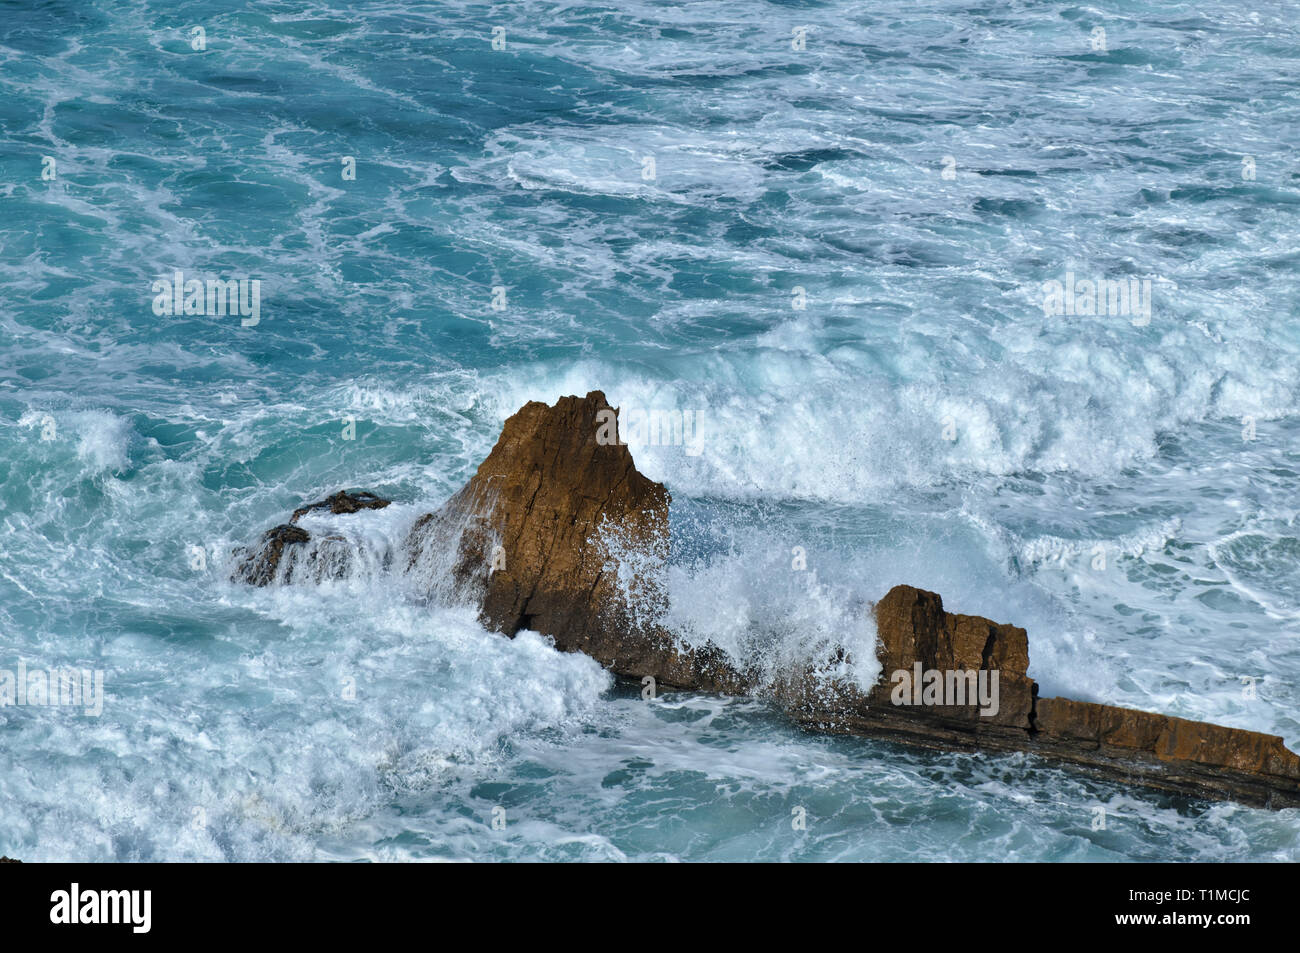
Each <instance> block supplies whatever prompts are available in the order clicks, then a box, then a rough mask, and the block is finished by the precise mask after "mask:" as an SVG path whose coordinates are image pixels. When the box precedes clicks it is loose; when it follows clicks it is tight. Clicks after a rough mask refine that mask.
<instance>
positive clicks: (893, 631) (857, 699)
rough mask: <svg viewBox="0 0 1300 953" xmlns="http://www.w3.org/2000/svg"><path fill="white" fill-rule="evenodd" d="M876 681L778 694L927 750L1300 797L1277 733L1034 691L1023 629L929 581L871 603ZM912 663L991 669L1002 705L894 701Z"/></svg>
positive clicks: (804, 712) (1201, 789)
mask: <svg viewBox="0 0 1300 953" xmlns="http://www.w3.org/2000/svg"><path fill="white" fill-rule="evenodd" d="M875 613H876V625H877V631H878V635H879V642H880V644H879V648H878V656H879V658H880V660H881V663H882V672H881V676H880V680H879V681H878V682H877V683H876V685H875V686H874V687H873V688H872V690H871V691H870V692H869V693H867V694H865V695H864V694H863V693H862V692H860V691H858V690H857V689H856V687H854V686H846V685H843V684H834V685H830V686H826V685H821V684H816V683H813V682H812V681H810V680H808V679H802V680H795V681H787V682H785V683H783V684H782V685H781V686H780V690H779V692H778V697H780V698H781V700H782V701H783V702H784V703H785V705H786V708H787V710H788V711H789V712H790V713H791V714H792V715H793V716H794V717H796V718H797V719H799V720H800V721H802V722H804V723H806V724H810V725H815V726H816V727H819V728H822V729H825V730H830V731H839V732H848V733H852V734H861V735H870V736H874V737H884V738H889V739H892V740H895V741H901V742H904V743H906V744H911V745H917V746H922V747H927V748H934V749H956V750H967V751H972V750H983V751H1028V752H1032V753H1034V754H1037V755H1041V756H1043V757H1046V758H1050V759H1052V760H1054V761H1058V762H1066V763H1069V764H1071V765H1074V766H1076V767H1078V768H1083V769H1085V770H1087V771H1089V772H1091V773H1093V774H1098V775H1101V776H1104V777H1107V778H1110V779H1118V780H1121V781H1125V782H1127V783H1130V784H1140V785H1143V786H1145V787H1150V788H1155V789H1159V790H1164V791H1170V792H1173V793H1177V794H1183V795H1189V796H1193V797H1202V798H1210V799H1232V800H1238V801H1242V802H1244V803H1247V804H1254V805H1257V806H1261V807H1293V806H1300V756H1297V755H1296V754H1294V753H1293V752H1291V751H1289V750H1287V748H1286V747H1285V746H1284V745H1283V743H1282V739H1281V738H1278V737H1276V736H1274V735H1265V734H1260V733H1259V732H1254V731H1244V730H1241V729H1238V728H1226V727H1223V726H1221V725H1212V724H1207V723H1204V722H1196V721H1189V720H1187V719H1184V718H1175V717H1171V716H1168V715H1159V714H1155V713H1152V712H1145V711H1136V710H1133V709H1129V708H1117V707H1114V706H1111V705H1099V704H1095V703H1093V702H1082V701H1073V700H1071V699H1068V698H1038V697H1037V695H1038V689H1037V685H1036V684H1035V683H1034V681H1033V679H1031V678H1029V677H1028V675H1027V671H1028V668H1029V643H1028V639H1027V637H1026V633H1025V630H1024V629H1019V628H1016V627H1015V626H1010V625H998V624H997V623H994V622H991V621H990V620H988V619H983V618H980V617H978V616H963V615H954V614H952V613H947V612H944V611H943V603H942V600H941V599H940V598H939V596H938V595H937V594H935V593H933V592H925V591H923V590H919V589H914V588H912V587H911V586H895V587H894V588H893V589H891V590H890V591H889V593H888V594H887V595H886V596H885V598H883V599H881V600H880V602H878V603H876V607H875ZM917 663H919V664H920V666H921V667H922V669H924V670H937V671H942V672H945V673H946V672H949V671H960V670H970V669H974V670H976V671H980V670H983V671H986V672H992V671H998V672H999V695H1000V698H999V710H998V713H997V714H996V715H992V716H990V717H985V716H983V715H981V714H980V705H979V704H978V702H977V703H974V704H967V705H964V706H950V705H921V706H900V705H896V704H895V703H894V699H893V698H892V697H891V694H892V689H893V686H892V685H891V683H890V676H891V675H892V673H893V672H895V671H900V670H901V671H907V670H909V669H914V667H915V666H916V665H917Z"/></svg>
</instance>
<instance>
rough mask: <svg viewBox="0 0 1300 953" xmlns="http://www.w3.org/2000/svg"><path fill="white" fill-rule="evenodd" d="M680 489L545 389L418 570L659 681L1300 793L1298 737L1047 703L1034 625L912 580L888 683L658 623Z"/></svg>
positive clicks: (367, 500) (491, 621) (323, 570)
mask: <svg viewBox="0 0 1300 953" xmlns="http://www.w3.org/2000/svg"><path fill="white" fill-rule="evenodd" d="M669 503H670V497H669V494H668V491H667V489H666V488H665V487H664V486H663V485H662V484H660V483H656V482H654V481H653V480H650V479H648V478H647V477H645V476H644V475H642V474H641V473H640V472H639V471H638V470H637V469H636V466H635V465H634V464H633V461H632V455H631V454H630V453H629V452H628V449H627V447H626V446H625V445H624V444H622V443H621V442H620V441H619V440H618V435H617V412H616V411H615V410H614V409H613V408H611V407H610V406H609V404H608V402H607V401H606V400H605V395H604V394H602V393H601V392H600V391H593V392H591V393H589V394H588V395H587V396H586V397H583V398H579V397H564V398H561V399H560V400H559V401H557V402H556V404H555V405H554V406H548V405H546V404H542V403H538V402H535V401H534V402H530V403H528V404H525V405H524V406H523V407H522V408H521V409H520V410H519V412H518V413H516V414H515V415H514V416H512V417H511V418H510V419H509V420H507V421H506V423H505V426H504V428H503V429H502V432H501V436H500V438H499V439H498V440H497V443H496V446H495V447H493V449H492V452H491V453H490V454H489V455H488V457H487V459H485V460H484V461H483V463H482V464H481V465H480V466H479V468H478V471H477V472H476V473H475V474H474V476H473V477H472V478H471V479H470V481H469V482H468V483H467V484H466V485H465V486H464V487H463V488H461V490H460V491H459V492H457V493H456V494H455V495H454V496H453V497H452V498H451V499H450V500H448V501H447V503H446V504H445V505H444V506H443V507H442V508H441V509H439V510H438V511H437V512H435V513H428V514H426V515H424V516H422V517H420V518H419V519H418V520H417V521H416V522H415V525H414V526H413V527H412V529H411V531H410V534H409V536H408V538H407V541H406V548H407V553H406V558H405V559H404V560H403V561H402V569H403V570H404V571H405V572H407V573H409V574H412V575H413V576H414V577H415V579H416V581H417V582H419V583H420V584H421V585H422V586H423V587H424V588H425V589H426V590H427V591H428V592H429V594H430V595H432V596H439V597H441V598H443V599H453V600H464V601H469V602H471V603H473V604H475V605H477V606H478V608H479V616H480V619H481V620H482V621H483V623H484V625H486V626H487V627H489V628H491V629H494V630H497V631H500V632H503V633H505V634H506V635H514V634H515V633H516V632H518V631H519V630H521V629H531V630H535V631H537V632H540V633H542V634H544V635H547V636H550V637H551V638H552V639H553V640H554V642H555V645H556V647H557V648H559V649H561V650H562V651H580V652H584V653H586V654H587V655H590V656H591V657H592V658H594V659H596V660H597V661H599V662H600V663H601V664H602V665H604V666H605V667H606V668H608V669H610V670H611V671H613V672H615V673H616V674H619V675H623V676H628V677H632V678H637V679H644V678H645V677H647V676H649V677H651V678H653V679H654V680H655V681H656V683H657V684H659V685H664V686H669V687H679V688H685V689H698V690H703V691H713V692H722V693H728V694H740V693H753V694H760V695H764V696H767V697H771V698H772V699H774V700H775V701H776V702H777V703H779V704H780V705H781V706H782V707H783V708H784V709H785V710H786V711H787V712H788V713H789V714H790V715H791V716H792V717H794V718H795V719H796V720H798V721H799V722H801V723H803V724H806V725H808V726H811V727H816V728H819V729H823V730H828V731H837V732H848V733H853V734H859V735H865V736H871V737H881V738H887V739H890V740H893V741H898V742H902V743H905V744H911V745H919V746H923V747H928V748H936V749H944V750H968V751H976V750H983V751H1023V752H1030V753H1033V754H1037V755H1041V756H1043V757H1046V758H1051V759H1053V760H1055V761H1059V762H1063V763H1066V764H1069V765H1072V766H1074V767H1076V768H1080V769H1083V770H1086V771H1090V772H1093V773H1099V774H1102V775H1104V776H1106V777H1108V778H1110V779H1115V780H1120V781H1124V782H1129V783H1135V784H1140V785H1144V786H1147V787H1151V788H1157V789H1161V790H1166V791H1172V792H1176V793H1180V794H1186V795H1191V796H1196V797H1206V798H1229V799H1236V800H1240V801H1244V802H1246V803H1250V804H1256V805H1262V806H1271V807H1283V806H1295V805H1300V758H1298V757H1297V756H1296V755H1295V754H1294V753H1292V752H1291V751H1288V750H1287V749H1286V748H1285V747H1284V745H1283V743H1282V740H1281V739H1280V738H1277V737H1275V736H1272V735H1263V734H1259V733H1257V732H1251V731H1242V730H1239V729H1233V728H1225V727H1221V726H1218V725H1209V724H1203V723H1200V722H1193V721H1188V720H1186V719H1182V718H1173V717H1169V716H1165V715H1158V714H1154V713H1150V712H1142V711H1133V710H1130V709H1124V708H1115V707H1112V706H1108V705H1099V704H1094V703H1091V702H1080V701H1072V700H1070V699H1062V698H1046V699H1040V698H1038V688H1037V685H1036V684H1035V683H1034V680H1033V679H1032V678H1030V677H1029V675H1028V670H1029V639H1028V635H1027V633H1026V632H1025V630H1024V629H1021V628H1018V627H1016V626H1013V625H1005V624H999V623H996V622H993V621H991V620H989V619H985V618H981V617H979V616H969V615H958V614H954V613H950V612H947V611H945V610H944V608H943V601H942V599H941V598H940V597H939V596H938V595H937V594H936V593H933V592H926V591H924V590H921V589H915V588H913V587H911V586H895V587H894V588H893V589H891V590H890V591H889V592H888V593H887V594H886V595H885V597H884V598H883V599H881V600H880V601H879V602H878V603H876V604H875V607H874V610H873V611H874V615H875V622H876V628H877V633H878V648H877V654H878V658H879V661H880V662H881V666H882V672H881V676H880V678H879V680H878V681H877V682H876V684H874V685H873V686H872V687H871V688H870V689H866V690H864V689H863V688H862V687H860V686H858V685H856V684H851V683H849V682H846V681H845V680H843V679H828V678H826V677H824V676H821V675H819V674H817V672H816V671H814V670H813V668H812V667H811V665H810V666H809V667H808V668H807V669H805V670H801V671H790V672H783V673H781V674H779V675H778V676H777V677H776V679H775V680H774V681H765V680H763V679H760V678H759V677H758V676H757V675H756V674H755V672H754V671H751V670H748V669H747V668H745V667H744V666H743V665H741V664H738V663H737V662H736V661H735V660H733V659H731V658H730V657H729V656H728V655H727V654H726V653H725V652H723V651H722V650H720V649H719V648H717V647H716V646H713V645H711V644H705V645H703V646H695V647H687V646H685V645H683V644H682V643H681V642H680V641H679V640H677V639H676V638H674V636H673V635H672V634H671V633H670V632H668V631H666V630H665V629H664V628H663V627H662V625H661V624H660V623H659V622H658V621H657V620H658V617H659V616H660V614H661V610H662V609H663V608H664V606H665V602H666V600H665V597H664V594H663V593H662V591H661V590H660V588H659V582H658V580H659V571H660V570H661V569H662V567H663V566H664V564H665V563H666V561H667V558H668V553H669V543H670V541H669V532H668V508H669ZM387 505H388V501H387V500H382V499H380V498H379V497H376V496H374V495H373V494H368V493H357V494H349V493H337V494H335V495H333V496H331V497H328V498H327V499H325V500H322V501H320V502H317V503H313V504H309V505H308V506H305V507H302V508H300V509H298V510H296V511H295V512H294V514H293V516H292V517H291V519H290V522H289V523H286V524H282V525H280V526H277V527H275V528H274V529H272V530H270V531H268V532H267V533H266V534H265V536H264V537H263V539H262V541H261V544H260V545H259V546H258V547H257V548H255V549H254V550H253V551H251V552H250V553H247V554H245V555H244V556H243V558H242V559H241V561H240V562H239V564H238V567H237V569H236V573H235V576H236V578H242V579H244V580H245V581H247V582H249V583H251V584H253V585H259V586H261V585H267V584H269V583H270V582H272V581H280V582H290V581H292V575H293V574H292V573H291V572H290V571H289V570H291V569H292V568H293V566H294V565H298V563H297V562H296V561H291V565H290V566H289V567H288V568H287V569H286V570H284V571H281V568H280V567H281V563H282V561H283V560H284V556H285V553H286V550H287V549H288V548H289V547H297V546H304V547H305V546H307V545H308V544H309V543H311V542H312V540H311V536H310V535H309V534H308V533H307V532H306V531H305V530H303V529H301V528H300V527H298V526H296V525H293V524H294V523H296V521H297V520H298V518H299V517H300V516H302V515H305V514H306V513H309V512H312V511H314V510H318V509H328V510H329V512H331V513H355V512H358V511H360V510H363V509H378V508H382V507H384V506H387ZM328 541H329V538H326V539H325V540H323V541H319V542H318V543H315V544H313V545H315V546H316V549H312V550H310V552H311V554H312V555H311V558H310V559H307V560H305V561H304V562H302V563H301V565H304V566H308V567H311V572H310V573H309V575H311V576H313V577H314V578H321V577H322V576H329V575H331V574H339V573H341V572H343V571H344V569H343V568H340V567H339V565H338V564H337V563H336V562H331V561H330V560H329V559H325V558H323V557H321V556H320V553H321V552H327V550H326V549H323V548H322V545H323V544H324V543H327V542H328Z"/></svg>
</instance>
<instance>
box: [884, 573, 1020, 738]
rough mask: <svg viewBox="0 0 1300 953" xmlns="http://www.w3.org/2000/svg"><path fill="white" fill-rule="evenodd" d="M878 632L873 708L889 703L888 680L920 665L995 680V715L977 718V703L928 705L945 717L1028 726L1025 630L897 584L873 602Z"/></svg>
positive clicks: (919, 590)
mask: <svg viewBox="0 0 1300 953" xmlns="http://www.w3.org/2000/svg"><path fill="white" fill-rule="evenodd" d="M875 611H876V632H877V636H878V638H879V641H880V646H879V649H878V656H879V658H880V664H881V680H880V682H878V683H877V685H876V688H875V689H874V690H873V691H872V693H871V696H870V700H871V703H872V704H877V705H879V704H892V701H891V698H890V695H891V683H890V678H891V676H892V674H893V673H894V672H896V671H900V670H901V671H905V672H908V673H909V675H910V674H911V673H912V672H914V671H915V666H916V664H917V663H918V662H919V663H920V665H921V669H922V671H929V670H932V671H938V672H943V673H945V674H946V673H948V672H974V673H976V675H977V676H978V673H980V672H984V673H986V675H985V678H986V684H989V682H988V681H987V679H988V674H991V673H993V672H996V673H997V676H998V682H997V685H998V696H999V697H998V711H997V714H995V715H981V714H980V711H979V705H978V704H975V703H973V701H971V702H968V703H967V704H965V705H963V706H951V705H948V706H931V707H932V709H933V712H932V713H934V712H937V713H939V714H942V715H943V716H945V717H948V718H958V719H967V720H971V719H982V720H984V721H986V722H987V723H988V724H997V725H1012V726H1015V727H1017V728H1026V729H1027V728H1029V725H1030V719H1031V718H1032V717H1033V709H1034V696H1035V694H1036V693H1037V687H1036V686H1035V685H1034V680H1033V679H1031V678H1030V677H1029V676H1028V674H1027V671H1028V669H1029V639H1028V637H1027V636H1026V634H1025V630H1024V629H1020V628H1017V627H1016V626H1013V625H998V624H997V623H996V622H992V621H990V620H988V619H984V618H981V617H979V616H973V615H954V614H952V613H949V612H945V611H944V610H943V600H942V599H940V598H939V596H938V595H937V594H936V593H933V592H926V591H924V590H922V589H914V588H912V587H911V586H895V587H894V588H893V589H891V590H889V592H888V593H887V594H886V595H885V598H883V599H881V600H880V601H879V602H878V603H876V610H875Z"/></svg>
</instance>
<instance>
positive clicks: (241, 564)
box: [232, 490, 392, 586]
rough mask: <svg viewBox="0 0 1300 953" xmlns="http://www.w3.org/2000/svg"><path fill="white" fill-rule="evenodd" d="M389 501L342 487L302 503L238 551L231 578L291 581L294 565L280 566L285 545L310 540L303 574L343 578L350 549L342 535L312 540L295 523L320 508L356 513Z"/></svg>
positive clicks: (254, 581) (251, 582)
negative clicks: (254, 542)
mask: <svg viewBox="0 0 1300 953" xmlns="http://www.w3.org/2000/svg"><path fill="white" fill-rule="evenodd" d="M390 502H392V501H391V500H385V499H381V498H380V497H378V496H376V495H375V494H373V493H368V492H365V491H361V492H357V493H350V492H347V491H345V490H340V491H339V492H338V493H335V494H333V495H332V496H328V497H326V498H325V499H323V500H318V501H317V502H315V503H308V504H307V505H306V506H300V507H299V508H298V509H296V510H294V511H293V515H292V516H291V517H289V522H288V523H281V524H280V525H279V526H276V527H274V528H273V529H269V530H267V531H266V533H264V534H263V536H262V539H261V542H260V543H259V544H258V545H257V546H255V547H252V548H245V549H238V550H236V551H235V557H236V561H235V569H234V572H233V573H232V579H233V580H234V581H236V582H246V583H248V584H249V585H251V586H269V585H270V584H271V583H272V582H274V581H275V580H276V579H277V578H280V577H281V576H283V578H281V579H280V581H282V582H285V583H289V582H292V581H293V567H292V566H287V567H286V569H285V571H284V572H283V573H281V570H280V567H281V563H282V562H283V560H284V555H285V551H286V548H287V547H290V546H305V544H307V543H312V546H311V547H310V548H309V549H306V548H304V549H303V550H299V551H298V552H300V553H301V554H302V555H303V556H305V557H306V558H305V559H303V561H302V562H303V571H304V574H305V575H307V576H308V577H310V578H311V579H313V580H315V581H317V582H319V581H322V580H324V579H337V578H340V577H341V576H343V575H344V574H345V573H346V572H347V569H348V566H349V565H350V564H351V553H350V552H349V550H348V548H347V546H346V545H345V542H344V540H343V538H342V537H340V536H325V537H323V538H321V539H318V540H316V541H315V542H314V543H313V540H312V535H311V534H310V533H308V532H307V531H306V530H305V529H303V528H302V527H300V526H296V525H294V524H296V523H297V522H298V519H299V518H300V517H302V516H305V515H306V514H308V513H312V512H315V511H317V510H327V511H328V512H330V513H335V514H339V513H357V512H359V511H361V510H381V509H383V508H384V507H385V506H388V504H389V503H390Z"/></svg>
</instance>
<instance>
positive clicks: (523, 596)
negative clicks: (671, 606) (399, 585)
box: [409, 391, 747, 691]
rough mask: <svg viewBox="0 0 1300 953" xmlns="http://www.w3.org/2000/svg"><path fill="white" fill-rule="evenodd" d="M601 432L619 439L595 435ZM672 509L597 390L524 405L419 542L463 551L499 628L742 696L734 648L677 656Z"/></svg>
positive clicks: (640, 673) (666, 680) (469, 578)
mask: <svg viewBox="0 0 1300 953" xmlns="http://www.w3.org/2000/svg"><path fill="white" fill-rule="evenodd" d="M602 427H604V428H605V431H606V434H607V435H608V436H609V437H611V438H612V439H607V440H603V441H602V440H598V439H597V435H598V432H599V431H600V430H601V428H602ZM668 505H669V495H668V491H667V490H666V489H665V488H664V486H663V484H661V483H656V482H654V481H652V480H650V479H648V478H646V477H645V476H643V475H642V474H641V473H640V472H638V471H637V469H636V466H635V465H634V464H633V462H632V455H631V453H629V452H628V449H627V446H626V445H624V444H622V443H620V442H618V439H617V412H616V411H615V410H614V409H613V408H611V407H610V406H609V403H608V402H607V401H606V399H605V395H604V394H603V393H601V392H600V391H592V392H591V393H589V394H588V395H587V396H586V397H585V398H578V397H563V398H561V399H560V400H559V401H557V402H556V404H555V406H553V407H550V406H547V405H546V404H543V403H539V402H537V401H532V402H529V403H527V404H525V405H524V406H523V407H522V408H521V409H520V410H519V412H518V413H516V414H515V415H514V416H512V417H511V418H510V419H509V420H507V421H506V423H505V426H504V427H503V428H502V431H501V436H500V438H499V439H498V440H497V443H496V446H495V447H493V449H492V452H491V453H490V454H488V456H487V459H485V460H484V461H483V463H482V464H481V465H480V466H479V468H478V471H477V472H476V473H475V474H474V476H473V477H472V478H471V479H470V481H469V482H468V483H467V484H465V486H464V487H462V488H461V490H460V491H459V492H458V493H456V495H455V496H453V497H452V498H451V499H450V500H449V501H448V502H447V504H446V505H445V506H444V507H443V508H442V510H440V511H439V512H438V513H435V514H429V515H428V516H425V517H422V518H421V520H420V521H418V522H417V524H416V526H415V528H414V529H413V531H412V536H411V540H410V542H409V546H410V549H411V551H412V552H413V553H414V554H416V555H415V557H414V558H415V559H416V560H418V559H419V558H420V556H419V554H421V553H423V552H427V551H429V550H430V549H432V550H436V551H439V552H446V551H447V550H448V549H449V548H451V547H453V546H454V548H455V552H456V556H455V558H454V560H453V561H452V562H451V563H450V566H451V571H452V573H453V575H454V576H455V579H456V584H457V588H458V589H459V591H461V592H466V591H468V592H471V593H475V594H476V595H477V600H478V603H479V605H480V606H481V611H480V617H481V619H482V620H483V623H484V624H485V625H486V626H488V627H489V628H492V629H495V630H497V631H500V632H504V633H506V634H507V635H513V634H514V633H515V632H518V631H519V630H520V629H533V630H535V631H538V632H541V633H543V634H545V635H549V636H551V637H552V638H553V639H554V640H555V644H556V647H557V648H559V649H561V650H562V651H566V652H571V651H580V652H585V653H586V654H588V655H590V656H591V657H592V658H595V659H596V660H597V661H599V662H600V663H601V664H603V665H605V666H606V667H607V668H609V669H611V670H612V671H614V672H616V673H617V674H620V675H625V676H630V677H636V678H641V677H644V676H646V675H649V676H652V677H654V678H655V679H656V680H657V681H658V682H660V683H661V684H666V685H675V686H683V687H692V688H703V689H707V690H714V691H740V690H742V689H743V688H744V687H745V685H746V683H747V680H746V678H745V677H744V676H743V675H742V674H741V673H740V672H739V671H737V670H736V669H735V668H734V667H733V666H732V665H731V664H730V663H729V662H728V661H727V659H726V656H725V654H724V653H722V652H720V651H718V650H716V649H714V648H710V647H705V648H704V649H701V650H696V651H690V650H686V649H683V648H678V647H677V646H676V645H675V644H674V640H673V639H672V637H671V636H670V635H669V634H668V633H667V632H665V631H663V630H662V629H661V628H659V627H658V626H657V625H655V624H654V622H653V621H652V617H653V615H654V609H655V607H656V605H658V604H659V603H661V601H662V600H661V596H660V595H659V593H658V592H657V590H656V588H655V581H654V576H655V569H656V568H657V567H658V566H659V565H661V564H662V562H663V561H664V560H665V559H666V558H667V556H668ZM453 536H456V537H458V538H456V539H455V540H454V542H453V539H452V537H453ZM620 557H623V563H622V565H623V566H624V568H625V569H626V570H627V571H628V573H629V574H630V578H628V579H622V580H620V578H619V576H618V572H617V570H616V568H615V566H614V564H615V562H616V561H618V559H619V558H620ZM638 564H639V565H638ZM629 566H630V567H631V568H628V567H629ZM629 594H630V598H629Z"/></svg>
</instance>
